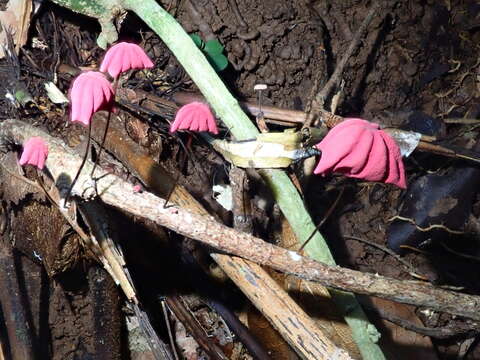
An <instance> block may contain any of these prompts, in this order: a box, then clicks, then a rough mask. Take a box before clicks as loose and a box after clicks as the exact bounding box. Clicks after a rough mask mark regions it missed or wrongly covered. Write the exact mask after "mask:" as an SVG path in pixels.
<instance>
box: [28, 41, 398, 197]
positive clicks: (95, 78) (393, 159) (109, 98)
mask: <svg viewBox="0 0 480 360" xmlns="http://www.w3.org/2000/svg"><path fill="white" fill-rule="evenodd" d="M151 67H153V63H152V61H151V60H150V59H149V57H148V56H147V54H146V53H145V52H144V50H143V49H142V48H141V47H140V46H138V45H136V44H132V43H127V42H121V43H118V44H116V45H114V46H112V47H111V48H110V49H109V50H108V51H107V53H106V54H105V58H104V60H103V62H102V64H101V66H100V71H99V72H98V71H86V72H83V73H81V74H80V75H79V76H77V77H76V78H75V80H74V81H73V84H72V87H71V90H70V92H69V98H70V104H71V113H70V119H71V121H72V122H80V123H81V124H82V125H84V126H91V119H92V116H93V114H94V113H95V112H97V111H99V110H108V111H112V110H113V103H114V99H115V91H114V86H112V83H111V82H110V81H109V80H108V79H107V77H106V75H105V74H106V73H108V74H109V75H110V76H111V77H112V78H113V79H114V83H116V80H117V78H118V76H119V74H121V73H122V72H125V71H129V70H131V69H148V68H151ZM177 130H188V131H199V132H210V133H213V134H218V128H217V124H216V121H215V117H214V116H213V114H212V112H211V111H210V108H209V107H208V105H206V104H204V103H200V102H193V103H190V104H187V105H185V106H182V107H181V108H180V109H179V111H178V112H177V114H176V116H175V120H174V121H173V123H172V124H171V126H170V132H172V133H173V132H175V131H177ZM316 147H317V148H318V149H319V150H320V151H321V152H322V155H321V157H320V161H319V162H318V165H317V166H316V168H315V171H314V173H315V174H320V175H323V176H325V175H327V174H329V173H339V174H343V175H345V176H347V177H352V178H358V179H363V180H367V181H377V182H383V183H389V184H394V185H396V186H398V187H400V188H406V180H405V170H404V166H403V162H402V157H401V154H400V150H399V148H398V146H397V144H396V142H395V141H394V140H393V139H392V138H391V137H390V136H389V135H388V134H387V133H386V132H385V131H383V130H381V129H380V128H379V126H378V125H377V124H374V123H371V122H369V121H366V120H362V119H346V120H345V121H343V122H342V123H340V124H339V125H337V126H335V127H334V128H333V129H332V130H330V132H329V133H328V134H327V136H326V137H325V138H324V139H323V140H322V141H321V142H320V143H318V144H317V145H316ZM47 155H48V147H47V144H46V143H45V141H44V140H43V139H41V138H39V137H33V138H30V139H29V140H27V141H26V142H25V143H24V145H23V153H22V155H21V158H20V164H21V165H25V164H30V165H33V166H36V167H37V168H39V169H43V166H44V164H45V160H46V158H47Z"/></svg>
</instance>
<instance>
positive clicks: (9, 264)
mask: <svg viewBox="0 0 480 360" xmlns="http://www.w3.org/2000/svg"><path fill="white" fill-rule="evenodd" d="M18 280H19V279H18V277H17V270H16V266H15V258H14V254H13V251H12V246H11V245H10V240H9V239H6V238H2V239H0V285H1V287H2V290H1V291H0V304H1V307H2V312H3V318H4V320H5V326H6V331H7V334H8V341H9V344H10V354H11V357H12V359H13V360H23V359H34V358H35V353H36V351H35V350H36V349H35V347H34V340H33V334H32V329H31V327H30V326H31V323H30V321H29V317H28V316H27V309H25V302H24V301H23V296H22V292H21V291H20V287H19V281H18Z"/></svg>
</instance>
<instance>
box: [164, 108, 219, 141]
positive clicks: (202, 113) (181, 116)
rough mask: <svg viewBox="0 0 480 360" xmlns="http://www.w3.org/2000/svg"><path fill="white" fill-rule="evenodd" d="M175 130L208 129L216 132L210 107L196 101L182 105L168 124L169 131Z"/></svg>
mask: <svg viewBox="0 0 480 360" xmlns="http://www.w3.org/2000/svg"><path fill="white" fill-rule="evenodd" d="M177 130H190V131H208V132H211V133H212V134H218V128H217V123H216V121H215V117H214V116H213V114H212V112H211V111H210V108H209V107H208V105H206V104H204V103H201V102H197V101H195V102H192V103H190V104H187V105H184V106H182V107H181V108H180V110H178V112H177V114H176V115H175V120H174V121H173V123H172V125H171V126H170V132H171V133H173V132H175V131H177Z"/></svg>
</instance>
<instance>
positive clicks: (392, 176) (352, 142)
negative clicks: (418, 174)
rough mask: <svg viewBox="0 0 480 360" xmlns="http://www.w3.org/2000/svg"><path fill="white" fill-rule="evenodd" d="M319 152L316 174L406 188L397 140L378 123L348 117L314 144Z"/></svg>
mask: <svg viewBox="0 0 480 360" xmlns="http://www.w3.org/2000/svg"><path fill="white" fill-rule="evenodd" d="M316 147H317V148H318V149H319V150H321V151H322V156H321V158H320V161H319V162H318V164H317V167H316V168H315V170H314V173H315V174H321V175H326V174H329V173H332V172H334V173H340V174H343V175H345V176H347V177H351V178H357V179H364V180H368V181H379V182H384V183H388V184H394V185H397V186H398V187H400V188H403V189H405V188H406V186H407V185H406V179H405V169H404V166H403V161H402V156H401V154H400V149H399V148H398V145H397V144H396V142H395V141H394V140H393V139H392V138H391V137H390V135H388V134H387V133H386V132H385V131H383V130H380V128H379V126H378V125H377V124H374V123H371V122H369V121H366V120H362V119H354V118H347V119H345V120H344V121H343V122H341V123H340V124H338V125H337V126H335V127H334V128H333V129H332V130H330V132H329V133H328V134H327V136H325V138H324V139H323V140H322V141H321V142H320V143H318V144H317V145H316Z"/></svg>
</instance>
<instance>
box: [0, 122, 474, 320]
mask: <svg viewBox="0 0 480 360" xmlns="http://www.w3.org/2000/svg"><path fill="white" fill-rule="evenodd" d="M32 136H41V137H43V138H44V139H45V140H46V141H47V142H48V143H49V156H48V159H47V163H46V165H47V168H48V170H49V171H50V173H51V174H52V176H53V178H54V179H55V180H56V183H58V179H59V178H65V177H66V176H71V175H72V174H73V173H74V172H75V171H76V170H77V168H78V166H79V165H80V162H81V159H80V158H79V156H77V155H76V154H75V153H74V152H73V151H72V150H70V149H69V148H68V147H67V146H66V145H64V144H63V143H62V142H61V141H60V140H58V139H55V138H53V137H51V136H50V135H48V134H46V133H45V132H43V131H41V130H39V129H37V128H34V127H32V126H30V125H28V124H26V123H23V122H21V121H18V120H5V121H3V122H2V123H1V124H0V140H1V142H2V143H3V144H8V143H9V142H15V143H17V144H22V143H23V142H24V141H25V140H26V139H28V138H30V137H32ZM92 167H93V163H92V162H87V164H86V170H85V171H84V172H83V174H84V175H81V176H80V177H79V181H78V182H77V184H76V185H75V187H74V192H75V193H76V194H85V193H88V192H90V190H91V184H90V183H91V180H90V178H89V176H88V175H87V174H89V173H90V171H91V169H92ZM99 173H100V174H99V175H100V176H99V180H98V181H97V184H96V185H97V190H98V194H99V196H100V197H101V199H102V200H103V201H104V202H105V203H106V204H108V205H111V206H114V207H116V208H119V209H122V210H123V211H127V212H130V213H131V214H133V215H136V216H138V217H141V218H144V219H148V220H151V221H154V222H156V223H157V224H159V225H161V226H165V227H168V228H169V229H172V230H173V231H175V232H177V233H179V234H181V235H184V236H186V237H189V238H192V239H195V240H198V241H201V242H203V243H204V244H207V245H208V246H211V247H213V248H216V249H218V250H221V251H224V252H226V253H229V254H234V255H237V256H240V257H243V258H245V259H249V260H251V261H254V262H256V263H258V264H261V265H266V266H270V267H272V268H274V269H276V270H279V271H282V272H285V273H288V274H292V275H296V276H298V277H300V278H302V279H306V280H310V281H315V282H319V283H321V284H323V285H325V286H328V287H331V288H335V289H340V290H345V291H352V292H355V293H359V294H365V295H371V296H377V297H381V298H385V299H389V300H392V301H396V302H401V303H405V304H411V305H415V306H424V307H428V308H431V309H433V310H436V311H442V312H447V313H451V314H455V315H460V316H465V317H468V318H471V319H474V320H480V297H478V296H473V295H467V294H462V293H457V292H452V291H445V290H441V289H439V288H437V287H435V286H432V285H430V284H426V283H422V282H419V281H400V280H396V279H391V278H386V277H383V276H379V275H376V274H368V273H362V272H359V271H354V270H350V269H345V268H341V267H338V266H329V265H325V264H323V263H319V262H317V261H314V260H312V259H309V258H306V257H303V256H301V255H299V254H298V253H296V252H293V251H288V250H285V249H283V248H280V247H278V246H275V245H271V244H269V243H266V242H264V241H263V240H261V239H259V238H256V237H254V236H251V235H248V234H245V233H241V232H238V231H236V230H234V229H231V228H229V227H227V226H225V225H222V224H219V223H218V222H216V221H215V220H214V219H213V218H211V217H206V216H200V215H195V214H192V213H191V212H188V211H186V210H184V209H182V208H180V207H177V206H169V207H167V208H164V205H165V201H164V200H162V199H160V198H158V197H156V196H155V195H153V194H151V193H148V192H143V193H136V192H135V191H134V187H133V185H132V184H129V183H127V182H125V181H123V180H122V179H120V178H118V177H117V176H115V175H113V174H109V173H107V172H105V171H99ZM66 185H67V186H68V184H66Z"/></svg>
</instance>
